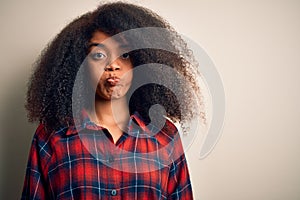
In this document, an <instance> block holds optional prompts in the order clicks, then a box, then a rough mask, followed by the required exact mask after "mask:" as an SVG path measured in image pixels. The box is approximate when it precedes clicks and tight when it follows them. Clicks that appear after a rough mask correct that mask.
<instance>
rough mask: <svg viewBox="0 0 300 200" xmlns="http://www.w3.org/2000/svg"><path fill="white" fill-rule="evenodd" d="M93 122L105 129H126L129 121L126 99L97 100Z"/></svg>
mask: <svg viewBox="0 0 300 200" xmlns="http://www.w3.org/2000/svg"><path fill="white" fill-rule="evenodd" d="M92 120H93V121H94V122H96V123H97V124H99V125H101V126H103V127H114V126H118V127H120V128H125V127H126V126H127V123H128V120H129V109H128V105H127V101H126V97H123V98H120V99H114V100H109V101H108V100H103V99H97V98H96V100H95V113H94V115H93V117H92Z"/></svg>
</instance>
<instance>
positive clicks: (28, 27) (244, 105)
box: [0, 0, 300, 200]
mask: <svg viewBox="0 0 300 200" xmlns="http://www.w3.org/2000/svg"><path fill="white" fill-rule="evenodd" d="M98 2H99V1H95V0H82V1H79V0H63V1H58V0H53V1H41V0H27V1H16V0H1V1H0V16H1V17H0V27H1V29H0V30H1V31H0V44H1V47H0V67H1V73H0V76H1V77H0V96H1V98H0V150H1V152H0V153H1V154H0V156H1V157H0V163H1V165H0V172H1V173H0V181H1V182H0V199H19V198H20V195H21V190H22V185H23V180H24V174H25V168H26V162H27V156H28V151H29V146H30V143H31V139H32V135H33V131H34V129H35V127H36V125H35V124H33V125H32V124H29V123H28V122H27V120H26V113H25V110H24V108H23V107H24V106H23V104H24V97H25V92H26V84H27V80H28V77H29V75H30V73H31V66H32V63H33V62H34V60H35V59H36V58H37V56H38V54H39V53H40V51H41V50H42V49H43V48H44V47H45V45H46V44H47V43H48V42H49V41H50V40H51V39H52V38H53V37H54V36H55V35H56V34H57V33H58V32H59V31H60V30H61V29H62V28H63V27H64V26H65V25H66V23H68V22H70V21H71V20H72V19H74V17H76V16H78V15H80V14H83V13H85V12H86V11H89V10H93V9H94V8H95V7H96V5H97V4H98ZM130 2H137V3H138V4H140V5H144V6H146V7H148V8H151V9H153V10H154V11H155V12H157V13H158V14H160V15H161V16H163V17H164V18H166V19H167V20H168V21H169V22H170V23H171V24H172V25H173V26H174V27H175V28H176V29H177V31H179V32H180V33H182V34H184V35H187V36H188V37H190V38H191V39H193V40H194V41H195V42H197V43H198V44H200V45H201V46H202V47H203V48H204V49H205V50H206V52H207V53H208V54H209V56H210V57H211V58H212V59H213V61H214V63H215V65H216V68H217V69H218V71H219V73H220V75H221V77H222V80H223V84H224V87H225V93H226V120H225V124H224V128H223V134H222V137H221V138H220V140H219V142H218V144H217V145H216V147H215V149H214V150H213V152H212V153H211V154H210V155H209V156H208V157H207V158H205V159H204V160H199V159H198V152H197V148H196V147H195V146H193V148H191V149H190V151H188V153H187V156H188V159H189V167H190V173H191V178H192V182H193V189H194V194H195V199H197V200H198V199H199V200H221V199H222V200H224V199H230V200H253V199H259V200H260V199H262V200H269V199H270V200H277V199H278V200H282V199H288V200H297V199H300V156H299V155H300V125H299V124H300V123H299V120H300V103H299V102H300V95H299V91H300V90H299V86H300V78H299V75H300V56H299V53H300V37H299V35H300V20H299V19H300V1H297V0H295V1H292V0H281V1H279V0H274V1H271V0H269V1H267V0H261V1H258V0H251V1H250V0H249V1H243V0H240V1H238V0H235V1H233V0H228V1H223V0H197V1H196V0H195V1H192V0H186V1H178V0H140V1H130Z"/></svg>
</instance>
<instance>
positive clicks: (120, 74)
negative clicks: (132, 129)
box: [87, 31, 133, 143]
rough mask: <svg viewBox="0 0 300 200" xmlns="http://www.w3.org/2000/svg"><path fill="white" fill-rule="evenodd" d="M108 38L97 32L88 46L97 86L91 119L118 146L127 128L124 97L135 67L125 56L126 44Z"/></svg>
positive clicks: (94, 82) (90, 63)
mask: <svg viewBox="0 0 300 200" xmlns="http://www.w3.org/2000/svg"><path fill="white" fill-rule="evenodd" d="M108 38H110V36H109V35H107V34H105V33H103V32H101V31H96V32H95V33H94V34H93V37H92V38H91V40H90V44H89V45H90V49H89V54H88V57H87V62H88V66H89V72H90V79H91V84H93V85H97V86H96V95H95V111H94V112H91V111H90V112H89V115H90V118H91V120H92V121H94V122H95V123H96V124H98V125H100V126H102V127H104V128H106V129H108V131H109V132H110V134H111V135H112V138H113V141H114V143H116V142H117V140H118V139H119V138H120V137H121V135H122V134H123V130H125V128H126V126H127V124H128V119H129V109H128V105H127V101H126V96H125V95H126V93H127V91H128V90H129V88H130V85H131V81H132V69H133V66H132V63H131V60H130V57H129V54H128V53H127V52H126V42H124V41H123V42H120V41H119V40H118V41H119V42H118V41H116V40H115V39H111V38H110V39H108ZM113 107H114V109H112V108H113ZM113 110H114V111H113ZM115 111H118V113H117V114H116V113H114V112H115Z"/></svg>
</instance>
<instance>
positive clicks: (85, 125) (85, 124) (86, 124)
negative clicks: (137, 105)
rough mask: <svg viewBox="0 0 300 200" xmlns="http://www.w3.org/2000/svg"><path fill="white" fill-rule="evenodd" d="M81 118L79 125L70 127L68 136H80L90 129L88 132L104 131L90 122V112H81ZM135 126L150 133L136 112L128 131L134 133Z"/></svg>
mask: <svg viewBox="0 0 300 200" xmlns="http://www.w3.org/2000/svg"><path fill="white" fill-rule="evenodd" d="M80 117H81V119H80V123H79V124H76V125H72V126H69V127H68V130H67V132H66V135H67V136H69V135H75V134H78V132H80V131H81V130H84V129H88V130H103V129H104V128H103V127H102V126H99V125H97V124H95V123H94V122H92V121H91V120H90V117H89V115H88V112H87V111H86V110H85V109H83V110H82V111H81V116H80ZM134 122H135V123H134ZM134 124H137V125H138V127H139V128H141V129H142V130H143V131H145V132H149V131H150V130H149V129H148V128H147V125H146V124H145V122H144V120H143V118H142V117H141V116H140V115H139V113H138V112H135V113H134V114H132V115H131V116H130V118H129V122H128V130H130V131H134V129H136V128H138V127H136V126H135V125H134Z"/></svg>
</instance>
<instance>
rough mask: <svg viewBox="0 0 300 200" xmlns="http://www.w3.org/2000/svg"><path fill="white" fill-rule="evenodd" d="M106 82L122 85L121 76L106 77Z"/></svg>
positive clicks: (111, 84)
mask: <svg viewBox="0 0 300 200" xmlns="http://www.w3.org/2000/svg"><path fill="white" fill-rule="evenodd" d="M106 82H107V83H108V84H109V85H110V86H116V85H120V84H118V83H119V82H120V78H118V77H111V78H108V79H106Z"/></svg>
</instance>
